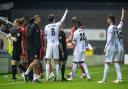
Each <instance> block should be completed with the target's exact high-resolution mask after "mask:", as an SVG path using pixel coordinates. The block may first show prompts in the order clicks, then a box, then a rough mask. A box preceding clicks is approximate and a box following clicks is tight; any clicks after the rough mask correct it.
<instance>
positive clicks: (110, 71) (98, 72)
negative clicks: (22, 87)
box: [0, 69, 128, 86]
mask: <svg viewBox="0 0 128 89" xmlns="http://www.w3.org/2000/svg"><path fill="white" fill-rule="evenodd" d="M122 70H123V71H124V70H128V69H122ZM114 71H115V70H110V71H109V72H114ZM98 73H103V71H100V72H91V73H90V74H98ZM76 75H77V76H78V75H81V74H76ZM22 83H25V82H14V83H6V84H0V86H6V85H15V84H22Z"/></svg>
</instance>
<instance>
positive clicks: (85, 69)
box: [81, 62, 91, 78]
mask: <svg viewBox="0 0 128 89" xmlns="http://www.w3.org/2000/svg"><path fill="white" fill-rule="evenodd" d="M81 65H82V66H83V68H84V71H85V72H86V75H87V78H91V77H90V75H89V71H88V67H87V65H86V64H85V62H84V63H82V64H81Z"/></svg>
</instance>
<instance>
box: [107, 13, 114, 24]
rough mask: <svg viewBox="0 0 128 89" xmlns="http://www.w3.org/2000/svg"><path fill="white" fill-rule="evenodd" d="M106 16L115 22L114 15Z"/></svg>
mask: <svg viewBox="0 0 128 89" xmlns="http://www.w3.org/2000/svg"><path fill="white" fill-rule="evenodd" d="M107 18H108V19H110V20H111V21H112V22H113V24H115V16H114V15H109V16H108V17H107Z"/></svg>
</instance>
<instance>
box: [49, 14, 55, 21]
mask: <svg viewBox="0 0 128 89" xmlns="http://www.w3.org/2000/svg"><path fill="white" fill-rule="evenodd" d="M54 19H55V16H54V14H50V15H49V16H48V21H49V22H53V20H54Z"/></svg>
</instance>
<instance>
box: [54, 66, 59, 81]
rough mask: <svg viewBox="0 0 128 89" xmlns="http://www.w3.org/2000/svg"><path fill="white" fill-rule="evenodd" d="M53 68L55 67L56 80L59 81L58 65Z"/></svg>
mask: <svg viewBox="0 0 128 89" xmlns="http://www.w3.org/2000/svg"><path fill="white" fill-rule="evenodd" d="M55 67H56V79H57V80H58V79H59V64H56V65H55Z"/></svg>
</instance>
